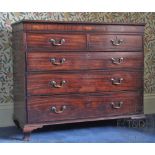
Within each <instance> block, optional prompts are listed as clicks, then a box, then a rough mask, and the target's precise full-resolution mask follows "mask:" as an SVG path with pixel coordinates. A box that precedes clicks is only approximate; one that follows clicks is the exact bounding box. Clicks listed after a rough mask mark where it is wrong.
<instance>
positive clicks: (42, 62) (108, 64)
mask: <svg viewBox="0 0 155 155" xmlns="http://www.w3.org/2000/svg"><path fill="white" fill-rule="evenodd" d="M27 66H28V71H50V70H84V69H106V68H114V69H117V68H122V69H127V68H131V69H140V68H143V54H142V53H141V52H134V53H132V52H69V53H68V52H61V53H56V52H54V53H51V52H48V53H47V52H29V53H28V55H27Z"/></svg>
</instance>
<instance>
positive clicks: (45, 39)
mask: <svg viewBox="0 0 155 155" xmlns="http://www.w3.org/2000/svg"><path fill="white" fill-rule="evenodd" d="M51 39H54V40H56V41H57V42H58V43H59V42H60V41H61V39H64V40H65V41H64V43H63V44H62V45H60V46H55V45H53V44H52V42H51V41H50V40H51ZM27 46H28V48H43V49H44V48H48V49H49V50H85V49H86V46H87V42H86V36H85V35H82V34H81V35H80V34H51V33H50V34H34V33H32V34H31V33H28V34H27Z"/></svg>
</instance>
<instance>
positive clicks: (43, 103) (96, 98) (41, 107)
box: [27, 92, 143, 123]
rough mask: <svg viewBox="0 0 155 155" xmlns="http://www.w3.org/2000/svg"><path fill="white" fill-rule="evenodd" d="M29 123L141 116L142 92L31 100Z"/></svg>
mask: <svg viewBox="0 0 155 155" xmlns="http://www.w3.org/2000/svg"><path fill="white" fill-rule="evenodd" d="M27 107H28V123H37V122H38V123H39V122H48V121H50V122H51V123H52V121H53V122H55V121H63V120H64V121H66V122H67V120H75V119H82V118H90V119H91V118H98V117H106V116H117V115H120V116H121V115H122V117H123V115H130V114H138V113H142V111H143V106H142V94H141V93H140V92H119V93H105V94H102V95H93V96H90V95H87V94H85V95H69V96H68V95H56V96H51V97H45V96H44V97H43V96H42V97H41V96H39V97H28V99H27Z"/></svg>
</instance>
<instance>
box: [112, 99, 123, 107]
mask: <svg viewBox="0 0 155 155" xmlns="http://www.w3.org/2000/svg"><path fill="white" fill-rule="evenodd" d="M111 105H112V108H114V109H120V108H121V107H122V105H123V102H122V101H121V102H111Z"/></svg>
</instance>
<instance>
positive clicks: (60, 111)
mask: <svg viewBox="0 0 155 155" xmlns="http://www.w3.org/2000/svg"><path fill="white" fill-rule="evenodd" d="M65 109H66V106H65V105H63V106H62V107H61V108H60V110H57V108H56V107H55V106H53V107H51V111H52V112H54V113H56V114H61V113H63V112H64V110H65Z"/></svg>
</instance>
